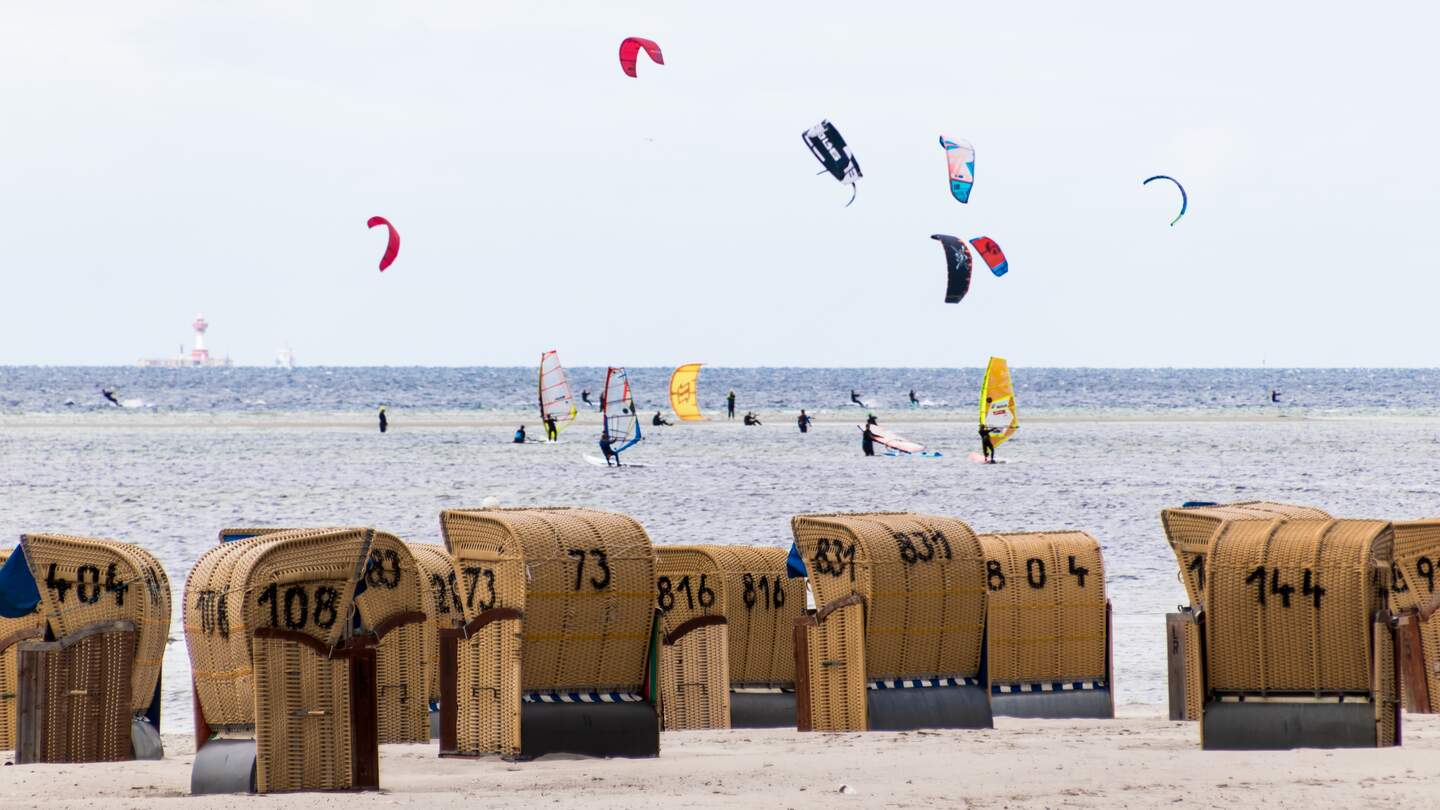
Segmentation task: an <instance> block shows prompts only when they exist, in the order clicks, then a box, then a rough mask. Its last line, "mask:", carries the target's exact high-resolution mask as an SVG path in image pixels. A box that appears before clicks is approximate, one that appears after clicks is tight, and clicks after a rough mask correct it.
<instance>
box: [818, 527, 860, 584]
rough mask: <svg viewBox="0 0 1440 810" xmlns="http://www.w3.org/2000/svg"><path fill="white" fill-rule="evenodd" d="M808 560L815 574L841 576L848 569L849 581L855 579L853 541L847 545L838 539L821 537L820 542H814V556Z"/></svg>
mask: <svg viewBox="0 0 1440 810" xmlns="http://www.w3.org/2000/svg"><path fill="white" fill-rule="evenodd" d="M810 562H811V563H812V565H811V568H812V569H813V570H814V571H815V573H817V574H829V575H830V576H832V577H842V576H844V575H845V572H846V571H849V572H850V581H851V582H854V581H855V544H854V543H851V544H849V545H848V546H847V545H845V544H844V543H842V542H840V541H839V540H831V539H830V538H828V537H822V538H820V542H819V543H816V544H815V557H814V559H812V560H811V561H810Z"/></svg>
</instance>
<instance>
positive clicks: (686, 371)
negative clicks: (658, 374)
mask: <svg viewBox="0 0 1440 810" xmlns="http://www.w3.org/2000/svg"><path fill="white" fill-rule="evenodd" d="M701 365H703V364H701V363H686V364H685V365H683V366H681V367H679V368H677V369H675V372H674V373H673V374H671V375H670V407H671V408H674V409H675V415H676V416H678V417H680V418H681V419H682V420H684V421H686V422H698V421H700V420H702V419H704V418H705V415H704V414H702V413H700V398H699V395H698V394H697V392H696V383H698V382H699V380H700V366H701Z"/></svg>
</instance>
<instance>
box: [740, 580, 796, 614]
mask: <svg viewBox="0 0 1440 810" xmlns="http://www.w3.org/2000/svg"><path fill="white" fill-rule="evenodd" d="M740 581H741V582H742V583H743V584H744V585H745V590H744V592H743V593H741V595H740V599H741V601H743V602H744V603H745V609H746V610H754V609H755V605H757V604H758V605H761V606H762V607H764V608H765V609H766V610H770V609H774V610H779V609H780V608H782V607H784V606H785V590H784V589H783V588H781V587H780V577H779V576H776V577H775V588H774V590H773V591H772V590H771V588H770V577H769V576H768V575H766V574H761V575H760V586H759V588H758V589H757V588H756V586H755V575H754V574H749V573H747V574H744V575H742V576H741V577H740ZM761 591H764V593H765V595H764V598H763V599H762V598H760V592H761Z"/></svg>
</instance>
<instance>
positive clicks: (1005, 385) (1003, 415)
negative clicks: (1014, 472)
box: [980, 357, 1020, 447]
mask: <svg viewBox="0 0 1440 810" xmlns="http://www.w3.org/2000/svg"><path fill="white" fill-rule="evenodd" d="M980 427H983V428H986V429H988V430H989V431H990V432H991V434H990V443H991V444H992V445H994V446H996V447H999V446H1000V445H1002V444H1004V443H1005V442H1006V441H1007V440H1008V439H1009V438H1010V437H1011V436H1014V435H1015V431H1017V430H1019V429H1020V412H1019V411H1017V410H1016V409H1015V389H1014V387H1013V386H1012V385H1011V383H1010V366H1008V365H1006V363H1005V358H1003V357H992V358H990V365H988V366H986V367H985V381H984V382H982V383H980Z"/></svg>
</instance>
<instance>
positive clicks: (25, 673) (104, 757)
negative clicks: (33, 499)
mask: <svg viewBox="0 0 1440 810" xmlns="http://www.w3.org/2000/svg"><path fill="white" fill-rule="evenodd" d="M6 562H7V565H6V567H5V569H4V572H5V579H6V590H7V594H9V595H10V596H11V597H13V596H14V595H15V594H16V593H17V592H18V593H21V594H29V595H30V597H31V598H32V599H33V600H34V604H35V605H36V608H37V609H38V614H32V615H31V616H21V617H17V618H15V619H11V620H0V621H3V623H0V628H7V626H8V632H3V631H0V685H3V681H4V680H5V674H4V673H5V669H6V666H5V664H4V663H3V662H4V660H5V659H6V658H8V657H9V656H10V652H9V651H10V650H12V649H13V650H14V656H15V657H14V659H13V660H14V661H15V681H16V685H15V689H14V692H13V701H6V700H4V698H3V696H0V704H3V703H8V704H9V705H12V706H13V707H14V712H15V715H16V716H17V718H16V723H15V739H14V743H15V749H16V760H17V761H18V762H21V763H30V762H101V761H115V760H128V759H159V758H160V757H161V756H162V753H163V752H162V749H161V742H160V688H159V684H160V669H161V663H162V658H163V657H164V653H165V643H166V640H167V639H168V636H169V632H170V582H169V579H168V578H167V577H166V575H165V569H164V568H162V567H161V566H160V563H159V561H157V560H156V559H155V557H154V556H153V555H152V554H150V553H149V552H148V551H146V550H145V549H143V548H140V547H139V546H134V545H131V544H128V543H121V542H119V541H115V540H99V539H94V538H87V537H73V536H68V535H60V534H27V535H24V536H23V537H21V538H20V548H19V550H18V551H17V552H15V554H14V555H13V556H11V557H10V558H9V559H8V560H7V561H6ZM22 607H23V606H22ZM7 612H20V611H7ZM36 619H38V620H39V621H38V623H36ZM37 630H38V631H39V632H37ZM4 715H5V711H4V710H3V709H0V718H3V717H4Z"/></svg>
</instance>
